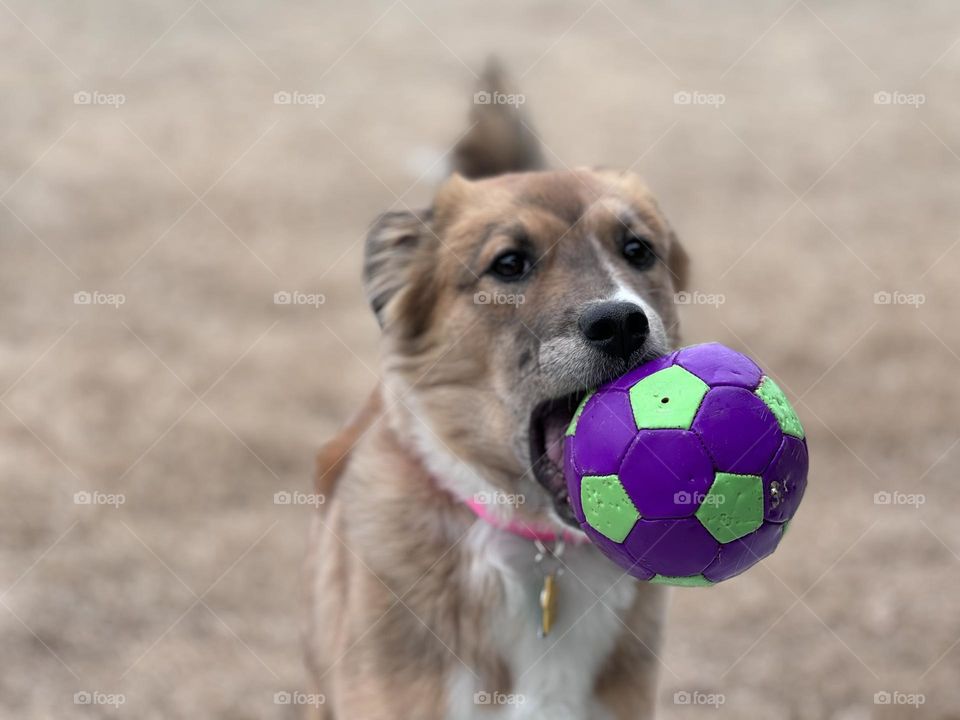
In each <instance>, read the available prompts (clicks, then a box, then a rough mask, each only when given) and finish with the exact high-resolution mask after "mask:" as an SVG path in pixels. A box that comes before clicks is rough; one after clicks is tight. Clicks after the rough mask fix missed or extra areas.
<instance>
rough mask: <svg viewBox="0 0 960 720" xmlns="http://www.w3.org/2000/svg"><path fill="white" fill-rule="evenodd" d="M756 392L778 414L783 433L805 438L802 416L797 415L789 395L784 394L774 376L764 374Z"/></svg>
mask: <svg viewBox="0 0 960 720" xmlns="http://www.w3.org/2000/svg"><path fill="white" fill-rule="evenodd" d="M756 393H757V396H758V397H759V398H760V399H761V400H763V401H764V402H765V403H766V404H767V407H768V408H770V410H771V411H772V412H773V414H774V415H775V416H776V418H777V422H778V423H779V424H780V429H781V430H783V433H784V434H785V435H793V436H794V437H796V438H800V439H801V440H803V425H801V424H800V418H798V417H797V413H796V412H795V411H794V409H793V406H792V405H791V404H790V401H789V400H787V396H786V395H784V394H783V390H781V389H780V386H779V385H777V384H776V383H775V382H774V381H773V378H771V377H769V376H764V378H763V380H761V381H760V387H758V388H757V390H756Z"/></svg>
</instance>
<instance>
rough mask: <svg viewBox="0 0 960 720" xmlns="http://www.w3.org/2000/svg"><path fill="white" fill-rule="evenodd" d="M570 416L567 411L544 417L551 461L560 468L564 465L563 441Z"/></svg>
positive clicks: (545, 438) (545, 437)
mask: <svg viewBox="0 0 960 720" xmlns="http://www.w3.org/2000/svg"><path fill="white" fill-rule="evenodd" d="M569 423H570V418H569V417H566V414H565V413H562V412H552V413H550V414H549V415H547V417H546V418H545V419H544V424H543V432H544V435H543V437H544V445H545V446H546V450H547V457H548V458H550V462H552V463H553V464H554V465H556V466H557V467H558V468H562V467H563V441H564V437H565V433H566V431H567V425H568V424H569Z"/></svg>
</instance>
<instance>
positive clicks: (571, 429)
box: [564, 390, 594, 436]
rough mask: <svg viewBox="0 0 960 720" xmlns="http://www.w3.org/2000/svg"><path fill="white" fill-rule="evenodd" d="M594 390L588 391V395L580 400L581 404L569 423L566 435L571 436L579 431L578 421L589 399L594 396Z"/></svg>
mask: <svg viewBox="0 0 960 720" xmlns="http://www.w3.org/2000/svg"><path fill="white" fill-rule="evenodd" d="M593 392H594V391H593V390H591V391H590V392H588V393H587V395H586V397H584V398H583V400H581V401H580V406H579V407H578V408H577V411H576V412H575V413H574V414H573V417H572V418H571V419H570V424H569V425H567V432H565V433H564V435H567V436H570V435H573V434H574V433H575V432H576V431H577V421H578V420H580V416H581V415H583V409H584V408H585V407H586V406H587V401H588V400H589V399H590V398H592V397H593Z"/></svg>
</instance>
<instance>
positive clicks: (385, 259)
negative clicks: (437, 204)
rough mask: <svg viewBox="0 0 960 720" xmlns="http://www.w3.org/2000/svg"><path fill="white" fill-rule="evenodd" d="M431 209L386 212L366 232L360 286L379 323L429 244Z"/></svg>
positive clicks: (383, 324)
mask: <svg viewBox="0 0 960 720" xmlns="http://www.w3.org/2000/svg"><path fill="white" fill-rule="evenodd" d="M431 216H432V211H430V210H425V211H422V212H412V211H396V212H386V213H383V214H382V215H381V216H380V217H378V218H377V219H376V220H374V222H373V224H372V225H371V226H370V231H369V232H368V233H367V242H366V245H365V250H364V259H363V289H364V292H365V293H366V296H367V301H368V302H369V303H370V307H371V308H372V309H373V313H374V315H376V316H377V322H378V323H380V327H381V328H382V327H384V326H385V325H386V324H387V321H388V319H389V312H388V305H389V304H390V302H391V301H392V300H393V299H394V298H395V297H396V296H397V294H398V293H400V291H401V290H403V289H404V288H405V287H406V286H407V285H408V284H409V283H410V281H411V279H412V275H413V274H414V266H415V262H416V260H417V259H418V258H419V257H420V256H421V255H422V254H423V253H424V252H425V250H426V248H425V246H427V245H430V244H431V242H430V241H431V239H432V238H433V232H432V230H431V229H430V227H429V223H430V221H431Z"/></svg>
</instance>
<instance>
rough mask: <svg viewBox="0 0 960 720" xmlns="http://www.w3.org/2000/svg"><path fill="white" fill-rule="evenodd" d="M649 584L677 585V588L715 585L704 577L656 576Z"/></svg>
mask: <svg viewBox="0 0 960 720" xmlns="http://www.w3.org/2000/svg"><path fill="white" fill-rule="evenodd" d="M649 582H652V583H653V584H655V585H676V586H677V587H706V586H708V585H713V583H712V582H710V581H709V580H707V579H706V578H705V577H704V576H703V575H680V576H670V575H654V576H653V577H652V578H650V580H649Z"/></svg>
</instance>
